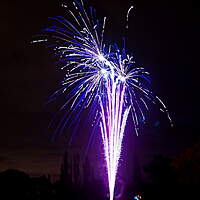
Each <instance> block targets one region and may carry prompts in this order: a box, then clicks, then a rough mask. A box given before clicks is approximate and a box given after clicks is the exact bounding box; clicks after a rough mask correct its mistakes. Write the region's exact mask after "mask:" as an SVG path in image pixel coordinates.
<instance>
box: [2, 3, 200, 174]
mask: <svg viewBox="0 0 200 200" xmlns="http://www.w3.org/2000/svg"><path fill="white" fill-rule="evenodd" d="M59 2H60V1H57V0H55V1H47V0H43V1H39V0H34V1H31V2H29V1H24V0H21V1H18V2H17V1H16V2H12V1H1V3H0V24H1V28H0V34H1V35H0V39H1V43H0V44H1V54H0V56H1V76H0V81H1V84H0V86H1V88H0V93H1V126H0V134H1V135H0V170H3V169H7V168H17V169H22V170H25V171H27V172H30V173H32V174H41V173H51V174H57V173H58V171H59V168H60V163H61V159H62V155H63V152H64V150H65V147H66V141H65V140H63V138H62V137H61V138H59V139H58V140H56V141H55V142H50V140H49V136H50V134H52V133H51V132H49V131H48V129H47V127H48V123H49V121H50V119H51V116H52V115H53V112H54V111H55V108H54V106H51V105H49V106H44V102H45V101H46V100H47V99H48V96H49V95H50V94H51V93H52V92H53V91H54V89H56V88H57V87H56V85H57V84H58V81H59V79H60V77H61V74H60V73H59V72H58V71H57V70H56V67H55V64H54V61H53V59H52V58H51V57H50V55H49V54H48V51H47V50H46V49H45V48H42V47H38V46H37V47H36V46H35V47H34V46H31V45H30V44H29V42H30V41H31V37H32V35H34V34H37V33H40V30H41V28H44V27H46V26H47V25H49V23H50V22H49V20H48V19H47V17H49V16H56V15H64V11H63V9H62V8H60V6H59V5H60V3H59ZM89 2H91V4H92V5H94V6H95V7H96V9H97V13H99V15H100V16H108V17H109V18H108V19H109V22H108V26H107V27H108V28H107V30H106V31H107V40H111V41H113V40H120V41H121V38H122V36H124V35H126V37H127V49H128V50H129V51H130V52H133V54H134V55H135V57H136V61H137V62H138V63H140V64H141V65H143V66H144V67H145V68H146V69H147V70H148V71H150V72H151V77H152V80H153V88H154V90H155V91H157V94H158V95H159V96H161V97H162V98H163V99H164V100H165V102H166V104H167V105H168V108H169V110H170V112H171V115H172V117H173V120H174V123H175V127H174V128H173V129H170V128H169V127H167V125H162V124H161V125H160V127H153V125H152V128H150V129H149V130H145V132H144V133H143V134H142V135H141V136H140V137H139V138H137V139H136V140H137V142H136V144H137V145H136V146H137V148H136V149H137V150H136V151H137V152H138V155H139V156H140V155H141V156H140V157H141V158H140V159H141V160H142V161H144V160H145V159H147V158H151V157H152V155H154V154H155V153H165V154H170V155H176V154H177V153H178V152H181V151H182V150H183V149H184V148H186V147H188V146H190V145H191V144H193V143H195V141H197V140H199V126H198V119H199V116H198V113H197V109H198V105H199V104H198V101H197V96H198V92H199V84H198V69H199V59H197V58H198V57H199V55H198V52H199V48H198V47H197V43H198V36H199V30H198V15H197V14H198V13H197V10H195V4H194V2H193V1H176V0H173V1H172V0H170V1H158V0H152V1H147V0H146V1H145V0H135V1H134V4H133V3H132V1H128V0H115V1H114V0H96V1H95V0H92V1H89ZM132 4H133V5H134V6H135V8H134V10H133V12H131V14H130V19H129V20H130V21H129V31H128V32H125V29H124V27H125V19H126V11H127V10H128V8H129V7H130V5H132ZM52 23H53V22H52Z"/></svg>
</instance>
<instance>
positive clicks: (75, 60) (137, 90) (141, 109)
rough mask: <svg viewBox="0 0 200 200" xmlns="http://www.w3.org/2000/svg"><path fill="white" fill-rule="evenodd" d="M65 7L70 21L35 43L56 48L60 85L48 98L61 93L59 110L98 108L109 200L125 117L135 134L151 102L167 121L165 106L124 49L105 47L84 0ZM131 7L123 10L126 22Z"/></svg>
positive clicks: (101, 23)
mask: <svg viewBox="0 0 200 200" xmlns="http://www.w3.org/2000/svg"><path fill="white" fill-rule="evenodd" d="M63 7H65V8H66V10H67V12H68V14H69V15H70V16H71V21H69V20H66V19H65V18H63V17H61V16H58V17H56V18H51V19H53V20H54V21H55V22H56V23H57V24H58V26H52V27H48V28H46V29H44V31H45V32H46V33H47V34H46V35H40V38H39V39H37V40H34V41H33V43H35V42H47V41H49V40H50V41H51V45H50V46H49V47H51V48H52V49H53V50H54V54H55V55H56V56H57V58H58V66H59V68H60V69H62V70H63V72H64V74H65V78H64V80H63V81H62V87H61V88H60V89H59V90H58V91H56V92H55V93H54V94H53V95H52V96H51V98H50V100H52V99H56V97H57V96H59V95H61V94H63V95H65V97H66V102H65V103H64V105H62V106H61V108H60V110H65V108H66V107H67V106H69V105H70V112H71V113H76V114H77V113H80V112H81V111H82V109H84V108H87V107H89V106H90V105H91V104H93V103H94V102H95V104H96V105H97V106H95V107H94V108H93V109H95V112H96V115H99V116H100V122H99V124H98V125H99V126H100V130H101V136H102V141H103V146H104V154H105V161H106V166H107V174H108V183H109V193H110V200H113V198H114V197H113V196H114V188H115V181H116V175H117V169H118V164H119V159H120V154H121V149H122V141H123V137H124V130H125V126H126V122H127V119H128V116H129V113H131V116H132V120H133V123H134V128H135V133H136V134H137V135H138V130H139V124H140V120H139V119H142V121H143V122H144V121H145V119H146V116H145V112H146V110H149V104H150V103H153V104H155V103H156V102H159V103H160V105H161V111H163V112H166V113H167V115H168V118H169V119H170V117H169V114H168V111H167V109H166V106H165V105H164V103H163V102H162V101H161V99H160V98H159V97H157V96H155V95H154V94H153V93H152V91H151V90H150V89H149V83H150V80H149V73H148V72H146V71H145V69H144V68H143V67H140V66H137V65H136V63H135V61H134V59H133V56H131V55H129V54H126V51H125V49H122V50H120V49H119V48H118V47H117V46H116V44H113V45H112V44H105V42H104V30H105V24H106V18H104V19H103V20H102V21H99V20H98V19H97V18H96V17H95V12H94V10H93V9H92V8H91V10H90V13H89V14H88V13H87V12H86V9H85V8H84V4H83V2H82V1H81V2H73V5H72V6H71V7H68V6H66V5H63ZM132 8H133V7H130V9H129V10H128V12H127V21H128V16H129V13H130V10H131V9H132ZM127 24H128V23H127ZM126 28H128V25H127V26H126ZM37 37H38V35H37ZM52 41H53V42H52ZM91 106H92V105H91ZM67 110H68V109H67ZM70 116H71V114H70V113H69V111H66V113H65V115H64V116H63V118H62V119H61V121H60V123H59V125H58V128H57V129H56V132H58V131H62V130H63V127H65V125H66V124H67V122H68V120H69V118H70ZM170 122H171V119H170Z"/></svg>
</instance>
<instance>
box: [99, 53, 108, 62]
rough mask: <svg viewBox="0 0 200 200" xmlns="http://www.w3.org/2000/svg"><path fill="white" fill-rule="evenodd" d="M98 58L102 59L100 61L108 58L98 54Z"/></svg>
mask: <svg viewBox="0 0 200 200" xmlns="http://www.w3.org/2000/svg"><path fill="white" fill-rule="evenodd" d="M98 59H99V60H100V61H105V60H106V59H105V58H104V57H103V55H101V54H100V55H98Z"/></svg>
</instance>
